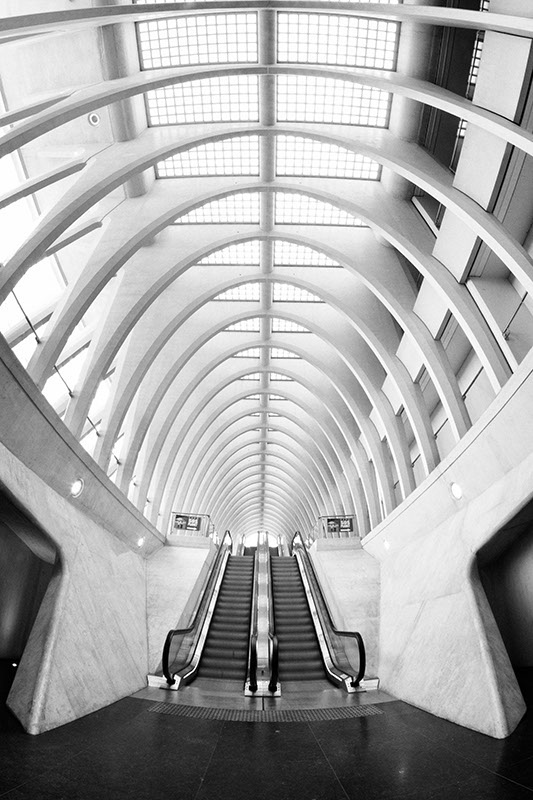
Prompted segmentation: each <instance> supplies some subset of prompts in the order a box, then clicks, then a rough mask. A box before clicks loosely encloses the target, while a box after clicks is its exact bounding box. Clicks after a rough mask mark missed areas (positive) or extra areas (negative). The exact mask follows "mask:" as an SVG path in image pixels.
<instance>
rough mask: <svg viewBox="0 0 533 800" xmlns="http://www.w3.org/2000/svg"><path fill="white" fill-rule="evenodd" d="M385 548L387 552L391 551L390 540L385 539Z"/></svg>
mask: <svg viewBox="0 0 533 800" xmlns="http://www.w3.org/2000/svg"><path fill="white" fill-rule="evenodd" d="M383 547H384V548H385V550H390V542H389V540H388V539H383Z"/></svg>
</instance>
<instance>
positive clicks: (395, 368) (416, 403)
mask: <svg viewBox="0 0 533 800" xmlns="http://www.w3.org/2000/svg"><path fill="white" fill-rule="evenodd" d="M220 271H221V270H219V268H217V270H216V273H217V277H219V272H220ZM230 272H231V271H230ZM339 272H340V271H337V272H336V273H331V270H329V269H325V270H319V269H314V270H313V273H312V278H314V280H305V279H304V277H300V278H299V280H295V279H294V278H293V279H292V280H291V281H290V283H291V284H293V285H297V286H300V287H302V288H306V289H308V290H309V291H311V292H314V293H319V294H320V295H321V296H322V297H323V298H324V299H325V300H326V302H327V303H328V304H329V305H330V306H331V307H332V308H335V309H337V310H339V311H341V312H342V314H343V315H346V317H348V318H349V319H350V322H351V323H352V324H353V327H352V328H351V334H350V335H351V337H353V335H354V329H355V330H356V331H357V332H361V333H362V334H363V338H364V341H365V342H366V343H367V344H368V345H369V347H370V349H371V350H372V352H373V353H374V354H375V355H376V356H377V358H378V361H379V362H380V364H381V365H382V367H383V368H384V369H385V370H386V371H387V374H389V375H390V376H391V377H392V379H393V380H394V381H395V383H396V385H397V387H398V391H399V392H400V393H401V395H402V396H403V398H404V405H405V408H406V411H407V414H408V416H409V417H410V419H411V424H412V428H413V431H414V433H415V436H416V438H417V440H418V441H419V444H420V450H421V453H422V457H423V458H424V460H425V461H426V463H427V465H428V470H429V467H430V466H431V467H432V466H434V464H435V463H436V452H435V449H434V444H433V445H432V444H431V441H432V440H433V433H432V430H431V426H430V423H429V418H428V416H427V413H425V414H424V407H423V405H422V404H421V402H420V400H419V398H418V397H417V396H416V394H415V390H414V384H413V382H412V380H411V379H410V377H409V376H408V374H407V372H406V371H405V370H402V368H401V365H400V363H399V362H398V361H397V359H395V358H393V357H392V355H391V347H390V346H387V344H390V343H386V342H381V341H380V338H379V335H378V325H377V324H376V321H374V322H373V321H372V315H371V314H368V313H367V317H368V323H369V324H365V323H364V322H362V321H361V319H360V317H358V316H356V314H355V313H354V311H353V304H352V305H351V302H352V301H351V299H350V300H349V294H348V293H349V291H350V288H351V287H350V286H349V284H348V283H347V282H346V280H344V282H343V286H342V288H343V291H342V293H340V292H337V294H336V295H335V293H334V292H333V291H332V290H331V286H330V287H329V291H326V290H325V289H324V288H323V287H324V286H327V285H328V274H326V273H329V275H332V277H335V278H337V279H338V278H339V277H340V275H339ZM319 274H320V277H321V279H322V278H323V280H321V281H320V283H317V281H316V278H317V276H318V275H319ZM302 275H303V272H302ZM250 277H251V278H252V279H254V278H255V280H261V281H263V280H264V276H261V275H251V276H250ZM283 278H284V276H280V277H279V280H280V281H281V282H287V281H285V280H284V279H283ZM242 282H243V281H240V283H242ZM330 282H331V280H329V283H330ZM236 285H239V282H235V279H233V281H231V280H229V279H228V280H227V281H225V282H224V283H219V284H216V285H215V286H214V287H213V295H212V296H214V295H215V294H216V293H217V292H218V291H219V290H220V289H226V288H231V287H233V286H236ZM355 288H356V287H355V286H354V287H353V289H355ZM359 288H360V287H359ZM125 291H129V289H127V288H126V289H125ZM352 293H353V290H352ZM341 295H342V297H341ZM204 296H205V295H204ZM374 297H375V295H373V294H371V295H370V298H368V297H366V298H365V304H363V303H362V302H361V298H359V301H360V302H359V306H360V307H361V312H362V311H363V305H366V306H367V307H368V305H369V299H371V298H374ZM339 298H340V299H339ZM355 299H357V298H356V297H355V295H354V302H355ZM196 308H197V307H196ZM196 308H195V310H196ZM378 310H379V309H378V307H377V306H376V308H375V311H378ZM190 313H191V312H190V311H189V310H183V311H180V313H178V310H177V311H176V316H175V319H174V320H173V322H174V323H175V324H176V325H178V324H179V322H180V321H181V319H182V318H187V317H188V315H190ZM315 314H316V312H315ZM278 316H279V315H278ZM292 318H293V319H294V321H297V322H300V324H304V325H306V326H307V327H309V328H310V329H311V330H313V324H312V322H313V321H312V318H311V319H310V320H306V319H305V318H304V316H302V317H301V318H300V319H296V317H295V316H294V315H293V317H292ZM383 322H384V321H382V323H381V327H382V328H383ZM224 324H228V322H227V321H226V322H225V323H224ZM371 325H373V328H374V330H373V329H372V328H371V327H370V326H371ZM314 327H315V332H316V333H317V334H318V335H319V336H320V337H321V338H322V339H323V340H324V341H327V342H329V343H330V344H331V346H333V347H334V348H336V349H337V351H338V352H339V353H341V354H342V350H343V348H342V346H341V338H340V337H339V341H338V342H335V340H334V337H333V336H332V334H331V325H330V328H329V330H327V329H326V328H324V327H323V328H322V329H321V330H318V329H317V328H316V325H315V326H314ZM348 327H349V326H348ZM132 329H133V322H132V323H131V324H130V325H128V327H127V328H124V326H121V328H120V329H119V332H120V334H121V336H122V339H119V340H118V342H116V343H115V344H114V345H112V344H111V343H104V345H103V346H102V348H101V349H102V355H105V362H97V366H95V367H94V369H93V378H92V387H93V388H94V387H95V386H96V382H97V380H98V378H99V376H100V375H101V372H102V371H103V370H104V369H105V368H106V366H105V364H106V362H110V361H111V360H112V358H113V357H114V355H115V353H116V351H117V349H118V346H119V344H120V343H121V341H122V340H123V339H124V338H125V337H126V336H127V335H128V333H129V332H130V331H131V330H132ZM344 333H345V335H348V334H349V333H350V331H349V330H348V328H347V327H345V329H344ZM212 334H213V330H212V329H211V330H209V329H208V330H207V331H206V333H205V334H204V335H203V336H200V337H197V339H195V346H197V347H200V346H201V345H202V344H203V343H205V342H206V341H207V340H208V338H209V337H210V336H212ZM171 335H172V331H170V332H169V333H168V334H167V333H162V334H161V336H160V337H159V339H158V343H159V342H160V340H162V339H164V337H165V336H168V337H170V336H171ZM276 338H278V337H276ZM397 346H398V342H396V343H395V347H394V349H395V348H396V347H397ZM289 349H290V348H289ZM156 353H157V349H156V346H155V345H154V348H153V349H152V350H151V351H150V353H147V354H146V357H145V359H144V360H143V361H140V362H139V363H138V365H137V372H136V373H135V374H132V377H131V380H130V382H129V385H128V386H126V385H124V383H121V384H120V386H119V385H118V384H117V387H116V390H115V393H116V395H117V399H116V402H115V405H114V407H113V409H112V411H111V412H110V416H109V417H108V419H107V421H106V425H105V430H104V435H103V436H102V437H101V438H100V440H99V446H98V448H97V450H96V453H95V457H96V458H97V460H98V461H99V463H100V464H101V465H102V466H105V465H106V463H107V460H108V459H109V457H110V451H111V447H112V445H113V442H114V440H115V438H116V436H117V435H118V430H119V428H120V425H121V424H122V421H123V418H124V415H125V413H126V410H127V408H128V406H129V404H130V403H131V398H132V397H133V394H134V393H135V391H136V390H137V386H138V385H139V384H140V383H141V381H142V379H143V377H144V375H145V374H146V371H147V368H148V365H151V364H152V363H153V360H154V357H155V355H156ZM344 357H345V359H346V360H347V362H348V363H350V367H351V369H352V370H354V371H355V372H356V374H357V372H358V371H360V372H361V380H362V383H363V385H365V391H366V392H367V394H368V395H369V397H371V400H372V403H373V405H374V406H376V407H379V403H380V401H379V397H378V399H377V400H376V397H375V394H376V392H375V390H374V389H373V388H372V386H370V384H369V382H368V380H366V381H365V369H364V366H363V363H362V361H359V370H358V365H357V363H356V360H355V359H354V358H351V359H350V358H348V357H347V356H346V355H344ZM174 370H175V371H177V365H176V366H175V367H174ZM89 385H91V382H89ZM377 388H379V387H376V389H377ZM81 423H82V414H80V416H79V419H78V424H81Z"/></svg>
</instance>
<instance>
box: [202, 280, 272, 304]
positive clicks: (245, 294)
mask: <svg viewBox="0 0 533 800" xmlns="http://www.w3.org/2000/svg"><path fill="white" fill-rule="evenodd" d="M260 299H261V284H259V283H243V284H241V286H234V287H233V288H232V289H228V290H227V291H225V292H222V293H221V294H217V296H216V297H214V298H213V300H249V301H258V300H260Z"/></svg>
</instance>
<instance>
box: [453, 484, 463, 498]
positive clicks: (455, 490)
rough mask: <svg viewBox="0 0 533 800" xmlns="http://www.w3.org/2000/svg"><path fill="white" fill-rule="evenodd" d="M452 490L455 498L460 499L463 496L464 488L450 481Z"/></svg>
mask: <svg viewBox="0 0 533 800" xmlns="http://www.w3.org/2000/svg"><path fill="white" fill-rule="evenodd" d="M450 492H451V494H452V497H453V498H454V499H455V500H460V499H461V497H462V496H463V490H462V489H461V487H460V486H459V484H458V483H455V482H454V483H450Z"/></svg>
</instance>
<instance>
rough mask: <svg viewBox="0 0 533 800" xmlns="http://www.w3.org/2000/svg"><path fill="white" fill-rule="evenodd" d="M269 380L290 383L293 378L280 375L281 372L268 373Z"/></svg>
mask: <svg viewBox="0 0 533 800" xmlns="http://www.w3.org/2000/svg"><path fill="white" fill-rule="evenodd" d="M270 380H271V381H292V380H293V378H289V376H288V375H282V373H281V372H271V373H270Z"/></svg>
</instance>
